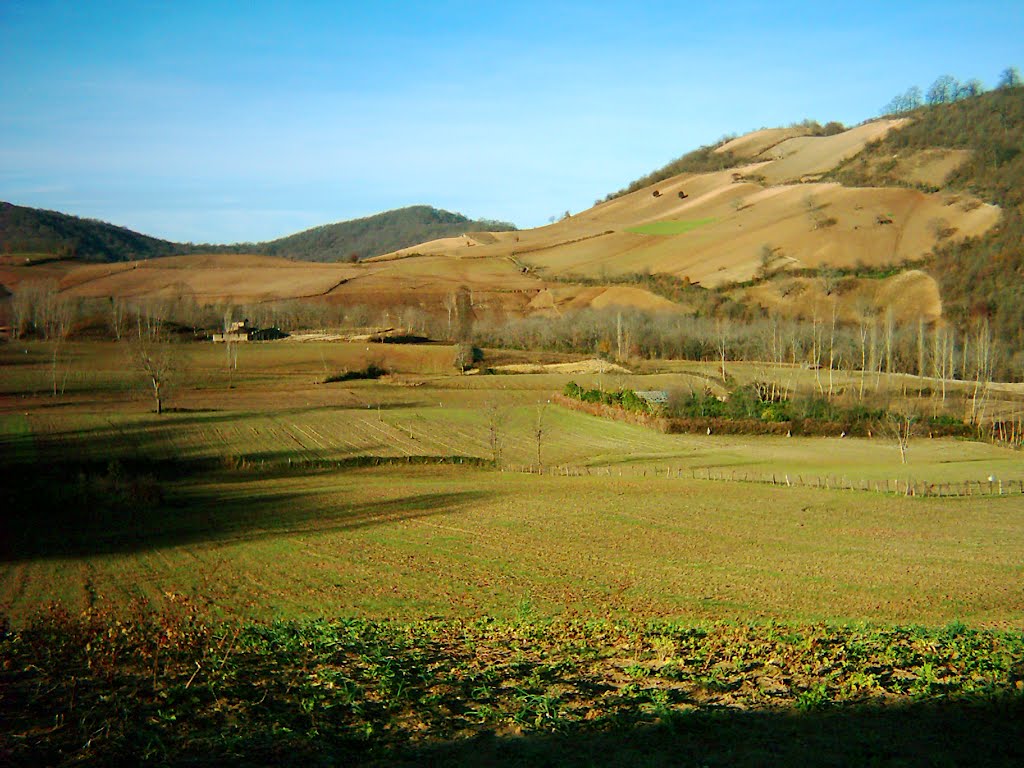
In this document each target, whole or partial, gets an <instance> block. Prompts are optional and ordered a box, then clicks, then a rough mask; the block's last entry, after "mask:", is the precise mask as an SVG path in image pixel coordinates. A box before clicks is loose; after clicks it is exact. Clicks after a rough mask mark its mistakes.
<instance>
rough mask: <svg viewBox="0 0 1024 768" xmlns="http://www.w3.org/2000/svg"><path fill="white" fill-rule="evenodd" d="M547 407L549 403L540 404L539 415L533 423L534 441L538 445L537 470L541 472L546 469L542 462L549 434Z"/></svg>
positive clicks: (538, 405) (537, 414)
mask: <svg viewBox="0 0 1024 768" xmlns="http://www.w3.org/2000/svg"><path fill="white" fill-rule="evenodd" d="M547 407H548V404H547V403H538V404H537V413H536V416H535V418H534V421H533V439H534V441H535V442H536V445H537V468H538V469H541V470H542V469H543V468H544V462H543V461H541V448H542V447H543V445H544V438H545V437H546V436H547V433H548V429H547V425H546V424H545V422H544V417H545V415H546V414H547Z"/></svg>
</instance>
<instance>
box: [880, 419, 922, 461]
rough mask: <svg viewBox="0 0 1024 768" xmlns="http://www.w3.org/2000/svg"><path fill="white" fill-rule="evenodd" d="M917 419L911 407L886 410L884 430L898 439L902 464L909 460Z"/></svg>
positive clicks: (897, 443)
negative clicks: (911, 440)
mask: <svg viewBox="0 0 1024 768" xmlns="http://www.w3.org/2000/svg"><path fill="white" fill-rule="evenodd" d="M917 420H918V418H917V415H916V414H915V413H913V412H912V411H911V410H910V409H896V410H893V409H890V410H888V411H886V414H885V419H884V422H883V424H882V431H883V432H885V433H887V434H888V435H889V436H890V437H891V438H892V439H893V440H895V441H896V445H897V447H898V448H899V450H900V463H901V464H906V463H907V462H908V454H909V452H910V439H911V437H913V436H914V432H915V428H916V425H917Z"/></svg>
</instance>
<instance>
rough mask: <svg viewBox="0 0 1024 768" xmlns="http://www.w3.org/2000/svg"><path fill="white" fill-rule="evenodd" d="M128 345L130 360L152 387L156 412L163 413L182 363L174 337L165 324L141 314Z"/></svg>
mask: <svg viewBox="0 0 1024 768" xmlns="http://www.w3.org/2000/svg"><path fill="white" fill-rule="evenodd" d="M128 344H129V346H128V356H129V359H130V361H131V363H132V364H133V365H134V366H135V368H136V370H138V371H139V373H140V374H142V376H143V377H144V378H145V380H146V382H147V384H148V385H149V387H150V388H151V389H152V394H153V399H154V401H155V402H156V412H157V414H162V413H163V411H164V400H165V399H166V398H167V394H168V391H169V390H170V388H171V385H172V383H173V381H174V378H175V375H176V374H177V371H178V364H179V361H178V356H177V351H176V350H175V348H174V343H173V340H172V337H171V335H170V333H169V332H168V330H167V328H166V326H165V325H164V324H163V323H161V322H149V323H145V322H144V321H143V318H142V316H141V315H140V316H138V317H137V318H136V332H135V333H134V334H132V338H131V340H130V341H129V342H128Z"/></svg>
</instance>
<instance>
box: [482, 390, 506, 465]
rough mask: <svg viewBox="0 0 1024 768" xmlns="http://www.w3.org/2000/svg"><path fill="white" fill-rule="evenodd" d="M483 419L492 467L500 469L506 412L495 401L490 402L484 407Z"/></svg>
mask: <svg viewBox="0 0 1024 768" xmlns="http://www.w3.org/2000/svg"><path fill="white" fill-rule="evenodd" d="M484 418H485V423H486V425H487V445H488V447H489V448H490V449H491V460H492V461H493V462H494V466H496V467H500V466H501V454H502V448H503V443H504V430H505V422H506V421H507V420H508V411H507V410H506V409H505V408H503V407H502V406H501V405H500V404H499V403H498V402H497V401H495V400H490V401H488V402H487V403H486V404H485V405H484Z"/></svg>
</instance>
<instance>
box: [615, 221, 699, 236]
mask: <svg viewBox="0 0 1024 768" xmlns="http://www.w3.org/2000/svg"><path fill="white" fill-rule="evenodd" d="M714 221H715V219H713V218H710V219H683V220H671V221H652V222H650V223H648V224H641V225H640V226H638V227H627V229H626V231H627V232H632V233H634V234H637V235H682V234H685V233H686V232H691V231H693V230H695V229H699V228H700V227H703V226H707V225H708V224H711V223H712V222H714Z"/></svg>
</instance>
